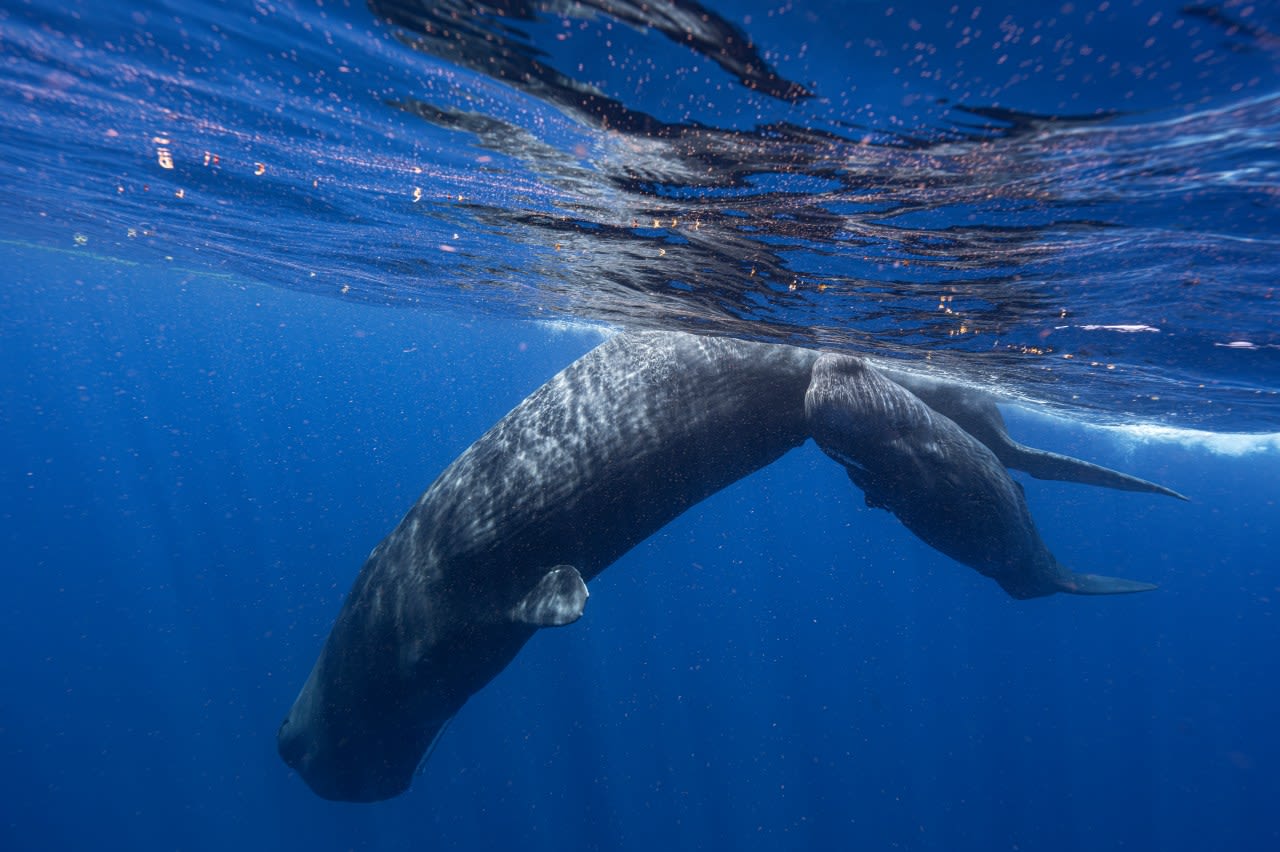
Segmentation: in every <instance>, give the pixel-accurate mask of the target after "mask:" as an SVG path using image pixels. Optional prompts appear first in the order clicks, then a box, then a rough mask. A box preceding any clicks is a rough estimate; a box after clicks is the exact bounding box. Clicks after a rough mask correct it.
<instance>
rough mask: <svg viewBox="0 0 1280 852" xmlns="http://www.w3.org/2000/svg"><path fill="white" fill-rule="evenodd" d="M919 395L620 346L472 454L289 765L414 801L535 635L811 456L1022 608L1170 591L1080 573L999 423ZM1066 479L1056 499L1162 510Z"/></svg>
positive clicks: (415, 528) (809, 365) (382, 565)
mask: <svg viewBox="0 0 1280 852" xmlns="http://www.w3.org/2000/svg"><path fill="white" fill-rule="evenodd" d="M903 381H904V384H905V383H907V382H909V381H911V380H910V379H904V380H903ZM904 384H899V383H897V382H895V381H892V380H890V379H889V378H887V377H886V375H885V374H883V373H882V372H880V371H879V370H877V369H876V368H873V367H872V366H870V365H869V364H868V363H866V362H865V361H863V360H861V359H858V358H853V357H850V356H838V355H830V354H819V353H817V352H814V351H811V350H807V349H802V348H798V347H792V346H784V345H777V344H766V343H752V342H745V341H739V340H731V339H720V338H708V337H700V336H694V335H690V334H682V333H675V332H648V333H637V334H625V335H618V336H616V337H613V338H611V339H610V340H608V341H606V342H605V343H603V344H601V345H600V346H599V347H597V348H596V349H594V350H592V351H591V352H589V353H588V354H586V355H585V356H583V357H582V358H581V359H579V360H578V361H576V362H574V363H573V364H571V365H570V366H569V367H567V368H566V369H565V370H563V371H562V372H560V373H559V374H558V375H556V376H555V377H554V378H552V379H551V380H550V381H548V382H547V383H546V384H545V385H543V386H542V387H541V388H539V389H538V390H536V391H535V392H534V393H533V394H531V395H530V396H529V397H528V398H527V399H526V400H524V402H522V403H520V405H518V406H517V407H516V408H515V409H513V410H512V411H511V412H510V413H509V414H508V415H507V416H505V417H504V418H502V420H500V421H499V422H498V423H497V424H495V425H494V426H493V427H492V428H491V429H490V430H489V431H488V432H486V433H485V434H484V435H483V436H481V437H480V438H479V439H478V440H477V441H476V442H475V443H474V444H472V445H471V446H470V447H469V448H468V449H467V450H466V451H465V452H463V453H462V455H461V456H459V457H458V458H457V459H456V460H455V461H454V462H453V463H452V464H450V465H449V466H448V467H447V468H446V469H445V470H444V471H443V472H442V473H441V474H440V476H439V478H437V479H436V481H435V482H434V483H432V484H431V486H430V487H429V488H428V489H427V491H426V492H425V493H424V494H423V495H422V496H421V498H419V499H418V501H417V502H416V503H415V504H414V505H413V507H412V508H411V509H410V510H409V512H408V513H407V514H406V515H405V517H404V518H403V520H401V521H400V523H399V524H398V525H397V526H396V528H395V529H394V530H392V532H391V533H390V534H389V535H388V536H387V537H386V538H385V539H384V540H383V541H382V542H381V543H380V544H378V546H377V547H375V548H374V550H373V552H372V553H370V555H369V557H368V559H367V560H366V562H365V564H364V566H363V568H362V569H361V571H360V574H359V576H358V577H357V578H356V581H355V584H354V586H353V588H352V589H351V591H350V593H349V594H348V596H347V598H346V601H345V603H344V604H343V607H342V610H341V612H340V613H339V614H338V617H337V619H336V621H335V623H334V626H333V628H332V631H331V632H330V634H329V636H328V638H327V639H326V641H325V643H324V646H323V648H322V649H321V652H320V655H319V658H318V659H317V661H316V663H315V665H314V667H313V668H312V671H311V673H310V676H309V677H308V678H307V680H306V682H305V684H304V685H303V687H302V690H301V692H300V693H299V695H298V698H297V700H296V701H295V702H294V705H293V707H292V708H291V710H290V711H289V714H288V715H287V716H286V718H285V720H284V722H283V724H282V725H281V726H280V729H279V732H278V736H277V744H278V748H279V752H280V754H281V756H282V757H283V759H284V760H285V761H286V762H287V763H288V764H289V765H290V766H291V767H293V768H294V769H295V770H296V771H297V772H298V773H299V774H300V775H301V776H302V778H303V779H304V780H305V781H306V782H307V784H309V785H310V786H311V788H312V789H313V790H314V791H315V792H316V793H318V794H319V795H321V796H323V797H325V798H329V799H337V800H346V801H375V800H379V799H385V798H390V797H392V796H395V795H398V794H399V793H401V792H403V791H404V790H405V789H407V788H408V786H409V784H410V782H411V780H412V778H413V775H414V771H415V769H416V768H417V767H418V765H419V764H420V762H421V761H422V759H423V756H424V754H427V753H429V750H430V747H431V745H432V744H433V742H434V741H435V740H436V738H437V737H438V736H439V735H440V733H441V732H442V731H443V729H444V727H445V726H446V725H447V723H448V721H449V720H450V719H451V718H453V716H454V715H455V714H456V713H457V712H458V710H459V709H460V708H461V707H462V706H463V704H464V703H465V702H466V700H467V699H468V698H469V697H470V696H471V695H473V694H475V693H476V692H477V691H478V690H480V689H481V688H483V687H484V685H485V684H487V683H488V682H489V681H490V680H492V678H493V677H495V676H496V675H497V674H498V673H499V672H500V671H502V669H503V668H504V667H505V666H506V665H507V664H508V663H509V662H510V661H511V660H512V659H513V658H514V657H515V656H516V654H517V653H518V652H519V650H520V649H521V647H523V645H524V644H525V642H527V641H528V640H529V639H530V638H531V637H532V636H533V634H534V633H535V632H536V631H537V630H538V629H540V628H542V627H551V626H560V625H565V624H570V623H572V622H573V621H575V620H577V618H578V617H580V616H581V614H582V611H583V608H584V606H585V604H586V601H587V597H588V591H587V583H589V582H590V581H591V580H592V579H593V578H594V577H595V576H597V575H598V574H599V573H600V572H601V571H603V570H604V569H605V568H606V567H608V566H609V565H610V564H611V563H613V562H614V561H615V560H617V559H618V558H619V557H620V556H622V554H624V553H626V552H627V551H628V550H630V549H631V548H632V547H634V546H635V545H637V544H639V543H640V542H641V541H643V540H644V539H645V538H647V537H649V536H650V535H652V534H653V533H654V532H656V531H657V530H659V529H660V528H662V527H663V526H664V525H666V524H667V523H668V522H670V521H671V520H673V519H674V518H675V517H677V516H678V515H680V514H681V513H682V512H684V511H685V510H686V509H688V508H689V507H690V506H693V505H694V504H696V503H698V502H699V501H701V500H703V499H705V498H706V497H708V496H710V495H711V494H714V493H715V492H717V491H719V490H720V489H722V488H724V487H725V486H727V485H729V484H731V483H733V482H735V481H737V480H739V479H741V478H742V477H744V476H746V475H748V474H750V473H752V472H754V471H756V470H758V469H760V468H762V467H764V466H766V465H768V464H770V463H771V462H773V461H775V460H776V459H778V458H779V457H781V456H782V455H783V454H785V453H786V452H788V451H789V450H791V449H793V448H795V447H798V446H799V445H801V444H802V443H804V442H805V441H806V440H808V439H810V438H812V439H814V440H815V441H816V442H817V444H818V445H819V447H821V448H822V449H823V451H824V452H826V453H827V454H828V455H829V456H831V457H832V458H833V459H835V460H836V461H837V462H839V463H841V464H842V465H844V466H845V468H846V470H847V471H848V472H849V476H850V478H851V480H852V481H853V482H854V483H855V484H856V485H858V486H859V487H860V488H862V489H863V490H864V492H865V493H866V495H867V501H868V504H869V505H874V506H879V507H883V508H886V509H888V510H889V511H891V512H893V513H894V514H895V515H897V516H898V517H899V519H901V520H902V521H903V523H904V524H905V525H906V526H907V527H908V528H909V529H910V530H912V532H914V533H916V534H917V535H918V536H920V537H921V538H922V539H923V540H924V541H926V542H927V543H928V544H930V545H931V546H933V547H934V548H936V549H938V550H940V551H942V552H943V553H946V554H947V555H949V556H951V557H953V558H954V559H956V560H957V561H959V562H961V563H963V564H966V565H969V566H970V567H973V568H974V569H976V570H978V571H979V572H981V573H983V574H985V575H987V576H990V577H992V578H993V579H995V580H996V581H997V582H998V583H1000V584H1001V586H1003V587H1004V588H1005V590H1006V591H1008V592H1009V593H1010V594H1011V595H1013V596H1015V597H1020V598H1023V597H1035V596H1039V595H1046V594H1052V593H1054V592H1059V591H1061V592H1072V593H1083V594H1110V593H1123V592H1134V591H1144V590H1147V589H1150V588H1154V587H1153V586H1150V585H1148V584H1144V583H1134V582H1130V581H1125V580H1117V579H1113V578H1105V577H1096V576H1094V575H1085V574H1076V573H1073V572H1071V571H1069V570H1067V569H1066V568H1064V567H1062V566H1061V565H1060V564H1059V563H1058V562H1057V560H1056V559H1054V557H1053V555H1052V554H1051V553H1050V552H1049V551H1048V549H1047V548H1046V547H1045V545H1044V543H1043V541H1041V539H1040V536H1039V533H1038V532H1037V531H1036V528H1035V524H1034V522H1033V520H1032V518H1031V515H1030V511H1029V510H1028V508H1027V505H1026V501H1025V498H1024V497H1023V494H1022V489H1021V487H1020V486H1018V484H1017V483H1016V482H1014V481H1013V480H1012V479H1011V478H1010V477H1009V474H1008V472H1007V471H1006V470H1005V466H1004V464H1002V463H1001V461H1000V459H999V458H998V457H997V455H996V453H995V452H994V451H993V448H992V447H991V446H988V444H987V443H984V439H985V440H986V441H988V442H991V443H993V444H997V445H1003V442H1004V441H1005V440H1009V442H1010V443H1012V442H1011V440H1010V439H1008V436H1007V433H1005V432H1004V427H1003V422H997V426H998V428H991V419H990V412H991V411H995V407H994V404H993V403H992V404H991V405H990V409H989V410H988V409H985V408H983V406H984V405H985V404H986V403H985V402H981V403H975V405H976V406H977V407H976V409H975V410H979V411H980V413H981V412H985V413H983V414H982V415H981V417H979V418H978V419H977V420H974V421H973V422H974V423H975V424H977V425H975V426H974V428H975V431H976V432H977V433H978V434H976V435H975V434H970V433H969V432H967V431H965V429H963V428H961V426H959V425H957V423H956V422H955V421H953V420H952V419H950V418H949V417H947V416H946V415H945V414H943V413H940V412H939V411H938V410H935V409H934V408H931V407H930V406H929V405H927V404H926V403H925V402H924V401H922V399H921V397H919V396H916V395H915V394H914V393H912V392H911V391H910V390H908V389H907V387H904ZM974 393H976V392H974ZM926 398H927V394H926ZM936 404H937V405H939V407H941V408H945V407H946V405H947V402H946V400H943V401H941V402H936ZM996 416H997V417H998V413H997V415H996ZM984 424H985V426H984ZM979 427H982V428H979ZM1001 435H1003V439H1002V438H1000V436H1001ZM1017 446H1021V445H1017ZM1023 449H1027V448H1023ZM1030 452H1038V451H1030ZM1056 458H1059V459H1064V460H1065V462H1063V463H1061V464H1059V465H1058V468H1056V469H1055V471H1054V472H1055V473H1056V474H1058V476H1057V478H1065V479H1072V478H1076V479H1078V480H1079V481H1087V482H1092V483H1094V484H1104V485H1112V486H1113V487H1127V488H1130V489H1131V490H1146V491H1153V492H1160V491H1161V490H1162V489H1161V487H1160V486H1155V485H1153V484H1151V483H1145V482H1144V481H1143V480H1138V479H1136V478H1133V477H1128V476H1127V475H1125V474H1119V473H1116V472H1114V471H1107V470H1106V469H1105V468H1099V467H1097V466H1095V465H1090V464H1088V463H1087V462H1083V461H1080V460H1076V459H1069V458H1067V457H1065V456H1062V457H1056ZM1099 471H1101V472H1102V473H1101V474H1100V473H1099ZM1109 477H1111V478H1110V480H1109ZM1168 493H1172V492H1168Z"/></svg>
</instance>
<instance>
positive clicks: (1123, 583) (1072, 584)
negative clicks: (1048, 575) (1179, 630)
mask: <svg viewBox="0 0 1280 852" xmlns="http://www.w3.org/2000/svg"><path fill="white" fill-rule="evenodd" d="M1056 585H1057V587H1058V591H1060V592H1066V593H1067V594H1070V595H1131V594H1133V593H1135V592H1150V591H1152V590H1154V589H1156V588H1158V587H1157V586H1156V585H1155V584H1153V583H1142V582H1139V581H1137V580H1125V579H1123V578H1121V577H1104V576H1102V575H1101V574H1077V573H1075V572H1074V571H1067V572H1066V573H1065V574H1063V576H1062V577H1061V578H1059V579H1058V580H1057V582H1056Z"/></svg>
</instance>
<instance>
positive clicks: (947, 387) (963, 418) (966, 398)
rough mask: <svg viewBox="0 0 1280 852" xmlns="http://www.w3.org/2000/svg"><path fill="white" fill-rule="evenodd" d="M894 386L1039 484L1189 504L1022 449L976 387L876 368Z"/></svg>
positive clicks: (1124, 478)
mask: <svg viewBox="0 0 1280 852" xmlns="http://www.w3.org/2000/svg"><path fill="white" fill-rule="evenodd" d="M877 369H879V370H880V371H881V372H882V373H884V374H885V375H886V376H887V377H888V378H889V379H890V380H891V381H893V383H894V384H897V385H900V386H902V387H904V388H906V389H907V390H909V391H911V393H913V394H915V395H916V396H917V397H919V398H920V400H921V401H922V402H923V403H924V404H925V405H927V406H929V407H930V408H932V409H933V410H934V411H936V412H938V413H939V414H941V415H943V416H944V417H947V418H950V419H951V420H952V421H954V422H955V424H956V425H957V426H959V427H960V428H961V429H963V430H964V431H966V432H968V433H969V434H970V435H972V436H973V437H975V438H977V439H978V440H979V441H981V442H982V443H983V444H985V445H986V447H987V449H989V450H991V452H993V453H995V455H996V458H998V459H1000V463H1001V464H1003V465H1004V466H1005V467H1009V468H1013V469H1014V470H1021V471H1023V472H1024V473H1028V474H1030V475H1031V476H1032V477H1034V478H1036V479H1051V480H1055V481H1058V482H1078V483H1080V484H1082V485H1097V486H1099V487H1101V488H1114V489H1116V490H1119V491H1138V492H1142V493H1146V494H1163V495H1165V496H1166V497H1176V498H1177V499H1179V500H1186V499H1187V498H1186V496H1185V495H1183V494H1179V493H1178V492H1177V491H1174V490H1173V489H1172V488H1166V487H1164V486H1163V485H1157V484H1156V483H1154V482H1148V481H1147V480H1145V479H1140V478H1138V477H1136V476H1130V475H1129V474H1127V473H1121V472H1120V471H1118V470H1112V469H1111V468H1108V467H1103V466H1102V465H1097V464H1094V463H1092V462H1087V461H1084V460H1083V459H1077V458H1072V457H1071V456H1064V455H1061V454H1060V453H1051V452H1049V451H1048V450H1038V449H1036V448H1035V447H1028V446H1026V445H1025V444H1019V443H1018V442H1017V441H1015V440H1014V439H1013V438H1011V437H1009V430H1008V429H1007V428H1006V427H1005V423H1004V417H1003V416H1002V415H1001V414H1000V409H999V408H997V407H996V401H995V398H994V397H992V396H991V395H990V394H987V393H984V392H982V391H980V390H978V389H976V388H972V387H967V386H965V385H960V384H952V383H949V382H942V381H939V380H937V379H934V378H932V377H930V376H921V375H918V374H915V373H904V372H902V371H900V370H894V369H886V368H883V367H877Z"/></svg>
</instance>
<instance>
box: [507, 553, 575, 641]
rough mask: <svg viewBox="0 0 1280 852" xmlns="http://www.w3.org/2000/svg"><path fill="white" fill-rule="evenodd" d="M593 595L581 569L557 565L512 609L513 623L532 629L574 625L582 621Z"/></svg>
mask: <svg viewBox="0 0 1280 852" xmlns="http://www.w3.org/2000/svg"><path fill="white" fill-rule="evenodd" d="M589 594H590V593H589V592H588V591H587V584H586V583H585V582H583V580H582V575H581V574H579V573H578V569H577V568H574V567H573V566H572V565H557V566H556V567H554V568H552V569H551V570H550V571H548V572H547V573H546V574H543V575H542V579H541V580H539V581H538V585H536V586H534V587H533V591H531V592H529V594H527V595H525V596H524V598H523V599H522V600H521V601H520V603H518V604H516V605H515V606H514V607H513V608H512V609H511V613H510V615H511V620H512V621H517V622H520V623H522V624H527V625H529V626H530V627H562V626H564V625H566V624H572V623H573V622H575V621H577V620H578V619H579V618H581V617H582V610H583V608H584V607H585V606H586V605H587V597H588V595H589Z"/></svg>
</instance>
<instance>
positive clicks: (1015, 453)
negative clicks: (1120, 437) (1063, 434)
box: [995, 435, 1187, 500]
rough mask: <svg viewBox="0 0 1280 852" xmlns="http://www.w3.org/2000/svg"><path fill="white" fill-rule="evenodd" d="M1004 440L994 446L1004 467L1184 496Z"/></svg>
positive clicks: (1038, 475)
mask: <svg viewBox="0 0 1280 852" xmlns="http://www.w3.org/2000/svg"><path fill="white" fill-rule="evenodd" d="M1004 437H1005V438H1006V441H1007V443H1005V444H1004V446H1001V447H999V448H998V449H996V450H995V453H996V456H998V457H999V459H1000V461H1002V462H1004V464H1005V466H1006V467H1012V468H1015V469H1017V470H1021V471H1025V472H1026V473H1029V474H1031V476H1033V477H1035V478H1036V479H1052V480H1057V481H1058V482H1079V483H1081V484H1082V485H1097V486H1100V487H1102V488H1115V489H1117V490H1120V491H1139V492H1143V493H1147V494H1163V495H1164V496H1166V497H1176V498H1177V499H1179V500H1186V499H1187V497H1186V495H1185V494H1179V493H1178V492H1177V491H1174V490H1173V489H1172V488H1166V487H1164V486H1163V485H1158V484H1156V483H1154V482H1148V481H1147V480H1145V479H1139V478H1138V477H1136V476H1130V475H1129V474H1127V473H1121V472H1120V471H1118V470H1112V469H1111V468H1109V467H1103V466H1102V465H1098V464H1094V463H1093V462H1087V461H1084V460H1083V459H1077V458H1072V457H1071V456H1064V455H1061V454H1059V453H1051V452H1049V451H1048V450H1037V449H1035V448H1034V447H1028V446H1026V445H1025V444H1019V443H1018V442H1017V441H1015V440H1013V439H1012V438H1009V437H1008V435H1005V436H1004Z"/></svg>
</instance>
